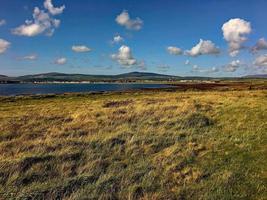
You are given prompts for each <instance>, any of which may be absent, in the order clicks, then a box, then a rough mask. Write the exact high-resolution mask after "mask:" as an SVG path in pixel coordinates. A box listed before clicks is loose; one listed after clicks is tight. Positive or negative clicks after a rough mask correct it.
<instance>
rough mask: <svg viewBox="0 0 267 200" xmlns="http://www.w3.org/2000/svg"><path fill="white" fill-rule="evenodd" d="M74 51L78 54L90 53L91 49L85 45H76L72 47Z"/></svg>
mask: <svg viewBox="0 0 267 200" xmlns="http://www.w3.org/2000/svg"><path fill="white" fill-rule="evenodd" d="M71 49H72V51H74V52H77V53H84V52H89V51H91V49H90V48H89V47H87V46H85V45H74V46H72V47H71Z"/></svg>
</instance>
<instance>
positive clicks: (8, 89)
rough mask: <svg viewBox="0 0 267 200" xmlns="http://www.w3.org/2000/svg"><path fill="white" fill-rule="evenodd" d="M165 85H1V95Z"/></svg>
mask: <svg viewBox="0 0 267 200" xmlns="http://www.w3.org/2000/svg"><path fill="white" fill-rule="evenodd" d="M167 87H170V86H169V85H164V84H128V83H127V84H113V83H112V84H110V83H109V84H104V83H103V84H94V83H88V84H85V83H82V84H75V83H74V84H70V83H67V84H32V83H29V84H28V83H27V84H0V95H3V96H6V95H9V96H11V95H24V94H62V93H69V92H99V91H123V90H134V89H145V88H167Z"/></svg>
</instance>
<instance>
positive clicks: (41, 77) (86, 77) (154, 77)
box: [0, 72, 267, 83]
mask: <svg viewBox="0 0 267 200" xmlns="http://www.w3.org/2000/svg"><path fill="white" fill-rule="evenodd" d="M254 78H267V74H260V75H248V76H244V77H221V78H214V77H201V76H187V77H181V76H173V75H166V74H157V73H150V72H130V73H124V74H118V75H90V74H66V73H58V72H50V73H42V74H33V75H24V76H18V77H8V76H5V75H0V83H17V82H52V81H59V82H63V81H66V82H71V81H74V82H82V81H91V82H135V81H169V80H173V81H177V80H239V79H254Z"/></svg>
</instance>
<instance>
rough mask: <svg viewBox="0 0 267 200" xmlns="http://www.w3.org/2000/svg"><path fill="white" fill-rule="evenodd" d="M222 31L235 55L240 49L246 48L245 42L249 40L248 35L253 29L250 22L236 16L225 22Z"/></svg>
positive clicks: (230, 51)
mask: <svg viewBox="0 0 267 200" xmlns="http://www.w3.org/2000/svg"><path fill="white" fill-rule="evenodd" d="M222 31H223V37H224V39H225V40H226V41H227V42H228V45H229V53H230V55H231V56H233V57H234V56H236V55H237V54H238V53H239V50H240V49H242V48H244V47H243V43H244V42H245V41H247V35H248V34H250V33H251V31H252V29H251V25H250V23H249V22H247V21H245V20H243V19H239V18H235V19H230V20H229V21H227V22H226V23H224V24H223V26H222Z"/></svg>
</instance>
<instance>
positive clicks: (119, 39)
mask: <svg viewBox="0 0 267 200" xmlns="http://www.w3.org/2000/svg"><path fill="white" fill-rule="evenodd" d="M123 41H124V39H123V37H121V36H120V35H116V36H114V37H113V40H112V44H117V43H120V42H123Z"/></svg>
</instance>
